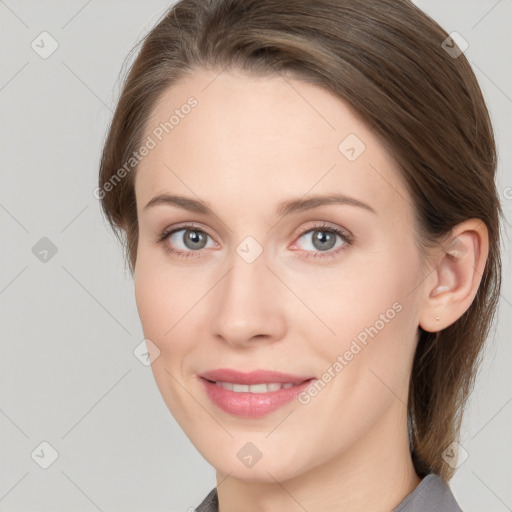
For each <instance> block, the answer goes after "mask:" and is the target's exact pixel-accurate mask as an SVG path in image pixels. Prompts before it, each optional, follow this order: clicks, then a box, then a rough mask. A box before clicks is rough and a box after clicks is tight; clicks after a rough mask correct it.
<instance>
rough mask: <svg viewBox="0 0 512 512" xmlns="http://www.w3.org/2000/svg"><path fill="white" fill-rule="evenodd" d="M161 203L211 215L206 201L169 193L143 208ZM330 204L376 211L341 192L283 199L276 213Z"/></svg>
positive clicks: (294, 211)
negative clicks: (305, 197)
mask: <svg viewBox="0 0 512 512" xmlns="http://www.w3.org/2000/svg"><path fill="white" fill-rule="evenodd" d="M162 204H166V205H171V206H178V207H179V208H183V209H184V210H188V211H190V212H194V213H202V214H204V215H213V210H212V208H211V206H210V205H209V204H208V203H206V202H203V201H198V200H196V199H192V198H189V197H184V196H177V195H170V194H160V195H158V196H155V197H153V199H151V200H150V201H149V202H148V204H146V206H145V207H144V210H147V209H148V208H151V207H153V206H157V205H162ZM332 204H340V205H349V206H357V207H359V208H363V209H365V210H367V211H369V212H372V213H374V214H375V215H376V214H377V212H376V211H375V210H374V209H373V208H372V207H371V206H370V205H369V204H366V203H363V202H362V201H359V200H358V199H355V198H353V197H348V196H344V195H341V194H329V195H317V196H312V197H309V198H307V199H303V198H298V199H291V200H288V201H284V202H282V203H280V204H279V205H278V207H277V209H276V213H277V214H278V215H282V216H284V215H288V214H290V213H297V212H303V211H306V210H312V209H313V208H319V207H320V206H326V205H332Z"/></svg>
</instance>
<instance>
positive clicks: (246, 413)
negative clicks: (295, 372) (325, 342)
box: [199, 370, 316, 418]
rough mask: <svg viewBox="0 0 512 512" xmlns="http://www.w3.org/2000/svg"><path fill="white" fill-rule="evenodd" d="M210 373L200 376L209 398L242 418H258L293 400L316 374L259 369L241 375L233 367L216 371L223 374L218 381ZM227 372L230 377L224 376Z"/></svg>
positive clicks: (217, 405) (216, 404)
mask: <svg viewBox="0 0 512 512" xmlns="http://www.w3.org/2000/svg"><path fill="white" fill-rule="evenodd" d="M211 373H213V372H211ZM211 373H209V374H203V375H201V376H200V379H199V380H200V381H201V382H202V385H203V389H204V391H205V392H206V395H207V396H208V398H209V399H210V401H211V402H212V403H213V404H214V405H215V406H216V407H218V408H219V409H220V410H222V411H223V412H225V413H226V412H227V413H228V414H230V415H233V416H238V417H245V418H258V417H261V416H265V415H267V414H270V413H271V412H273V411H276V410H278V409H279V408H281V407H283V406H285V405H286V404H289V403H290V402H292V401H293V400H294V399H296V398H297V397H298V396H299V395H300V393H302V392H303V391H304V390H305V389H306V388H307V387H308V386H309V385H310V383H311V382H313V381H315V380H316V378H315V377H306V378H303V377H297V376H292V375H287V374H278V373H276V372H270V373H271V375H269V372H262V371H256V372H251V373H246V374H240V372H235V371H233V370H229V371H225V370H223V371H217V374H219V375H220V374H221V375H222V377H220V378H218V380H217V379H214V378H212V374H211ZM227 375H229V376H230V377H229V378H226V376H227ZM240 375H241V376H240ZM221 379H222V380H221ZM240 381H242V382H240ZM243 381H245V382H243ZM248 381H249V382H248ZM254 381H257V382H254ZM276 381H277V382H276Z"/></svg>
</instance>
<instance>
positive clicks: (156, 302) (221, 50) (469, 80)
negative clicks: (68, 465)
mask: <svg viewBox="0 0 512 512" xmlns="http://www.w3.org/2000/svg"><path fill="white" fill-rule="evenodd" d="M457 50H459V48H458V46H457V44H456V42H455V41H453V39H451V38H450V37H449V36H448V34H447V33H446V32H445V31H444V30H443V29H442V28H441V27H439V25H437V24H436V23H435V22H434V21H433V20H431V19H430V18H429V17H428V16H426V15H425V14H424V13H422V11H420V10H419V9H418V8H417V7H415V6H414V4H412V3H411V2H409V1H406V0H316V1H315V2H310V1H309V0H208V1H205V0H181V1H179V2H178V3H177V4H176V5H175V6H174V7H173V8H171V9H170V10H169V11H168V12H167V13H166V14H165V16H164V17H163V18H162V20H161V21H160V22H159V23H158V24H157V25H156V26H155V27H154V28H153V30H151V32H150V33H149V34H148V35H147V36H146V37H145V39H144V41H143V44H142V47H141V49H140V52H139V55H138V56H137V58H136V60H135V62H134V63H133V65H132V66H131V69H130V72H129V74H128V76H127V79H126V82H125V85H124V88H123V91H122V94H121V97H120V99H119V103H118V105H117V108H116V111H115V114H114V118H113V120H112V124H111V126H110V129H109V133H108V136H107V139H106V142H105V147H104V150H103V155H102V160H101V168H100V176H99V188H98V197H99V198H100V199H101V201H102V207H103V211H104V213H105V214H106V216H107V218H108V220H109V221H110V223H111V225H112V227H113V228H114V231H115V233H116V234H118V235H119V237H120V240H122V241H123V242H124V243H125V247H126V256H127V261H128V263H129V266H130V270H131V272H132V275H133V277H134V281H135V296H136V302H137V308H138V312H139V316H140V319H141V323H142V327H143V331H144V335H145V337H146V343H147V346H148V351H149V353H150V358H151V361H152V369H153V374H154V376H155V380H156V383H157V385H158V387H159V389H160V392H161V394H162V397H163V399H164V401H165V403H166V405H167V407H168V408H169V410H170V411H171V413H172V414H173V416H174V417H175V419H176V421H177V422H178V423H179V424H180V426H181V427H182V428H183V430H184V432H185V433H186V434H187V436H188V437H189V439H190V440H191V442H192V443H193V444H194V445H195V446H196V448H197V449H198V450H199V452H200V453H201V454H202V455H203V456H204V457H205V459H206V460H207V461H208V462H209V463H210V464H212V465H213V466H214V467H215V469H216V472H217V485H216V487H215V488H214V489H212V491H211V492H210V493H209V495H208V496H207V497H206V498H205V499H204V500H203V502H202V503H201V505H200V506H199V508H198V509H197V510H202V511H216V510H220V511H221V512H232V511H242V510H247V511H249V510H251V511H252V510H266V511H274V510H276V511H277V510H279V511H281V510H287V511H295V510H297V511H299V510H308V511H309V512H314V511H318V510H346V511H351V512H355V511H362V510H365V511H390V510H394V511H401V512H404V511H413V510H414V511H416V510H429V511H434V510H435V511H460V507H459V506H458V504H457V502H456V500H455V498H454V496H453V495H452V493H451V491H450V488H449V486H448V482H449V480H450V478H451V477H452V476H453V473H454V470H455V468H456V467H457V462H456V461H457V452H458V448H459V444H458V443H457V440H458V439H459V430H460V424H461V419H462V414H463V411H464V406H465V404H466V401H467V399H468V397H469V394H470V392H471V388H472V385H473V382H474V377H475V375H476V372H477V369H478V366H477V362H478V356H479V354H480V353H481V350H482V347H483V344H484V342H485V339H486V337H487V334H488V331H489V328H490V326H491V323H492V320H493V317H494V313H495V309H496V306H497V301H498V296H499V291H500V284H501V261H500V252H499V249H500V247H499V244H500V241H499V222H500V216H501V215H502V211H501V207H500V204H499V200H498V196H497V193H496V188H495V183H494V176H495V170H496V151H495V143H494V138H493V130H492V126H491V123H490V119H489V115H488V112H487V108H486V105H485V103H484V100H483V98H482V94H481V91H480V88H479V86H478V84H477V81H476V78H475V76H474V74H473V72H472V70H471V67H470V66H469V64H468V62H467V60H466V58H465V56H464V55H463V53H462V52H461V51H457ZM322 245H325V247H322Z"/></svg>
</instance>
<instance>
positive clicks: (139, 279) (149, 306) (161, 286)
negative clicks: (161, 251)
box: [134, 258, 186, 351]
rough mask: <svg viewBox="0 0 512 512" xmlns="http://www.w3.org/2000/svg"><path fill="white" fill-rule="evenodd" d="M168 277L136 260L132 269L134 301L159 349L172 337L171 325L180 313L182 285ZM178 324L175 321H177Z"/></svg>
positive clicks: (163, 348) (145, 330) (163, 347)
mask: <svg viewBox="0 0 512 512" xmlns="http://www.w3.org/2000/svg"><path fill="white" fill-rule="evenodd" d="M171 283H172V281H171V280H170V279H169V278H167V277H165V276H162V275H161V273H159V272H157V271H156V267H155V266H153V265H151V264H146V262H145V261H144V259H143V258H141V259H140V260H138V262H137V269H136V273H135V279H134V284H135V302H136V305H137V311H138V313H139V318H140V321H141V324H142V329H143V331H144V336H145V337H146V338H149V339H150V340H151V341H153V343H155V345H157V346H158V347H159V348H160V350H161V351H164V350H165V349H166V345H168V344H169V343H168V340H171V339H172V336H173V331H174V329H175V328H174V327H173V326H174V325H175V324H176V323H177V322H178V320H179V318H180V316H183V312H182V308H183V296H184V294H185V293H186V291H184V290H183V288H182V287H180V286H176V283H174V285H171ZM178 325H179V324H178Z"/></svg>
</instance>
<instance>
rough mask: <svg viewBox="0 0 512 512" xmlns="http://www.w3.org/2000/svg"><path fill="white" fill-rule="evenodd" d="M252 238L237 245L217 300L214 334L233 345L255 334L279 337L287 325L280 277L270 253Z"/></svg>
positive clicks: (220, 286)
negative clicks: (280, 296) (270, 259)
mask: <svg viewBox="0 0 512 512" xmlns="http://www.w3.org/2000/svg"><path fill="white" fill-rule="evenodd" d="M250 238H251V237H247V239H245V240H244V241H243V242H242V243H240V244H239V245H238V246H237V247H236V248H235V250H234V252H233V254H232V255H231V258H230V259H229V271H228V273H227V274H226V275H225V277H224V279H223V280H222V283H220V285H219V286H218V287H217V292H216V294H215V299H214V300H215V304H216V307H215V313H214V318H213V329H214V333H213V334H215V335H220V336H222V338H224V339H225V341H227V342H230V343H232V344H240V343H244V342H246V341H249V340H250V339H251V338H253V337H255V336H262V335H263V336H267V337H269V336H270V337H275V336H278V337H279V336H280V335H281V334H280V330H281V329H282V327H283V325H284V319H283V317H282V313H283V312H282V310H281V309H280V307H279V299H278V297H279V290H278V287H279V286H278V279H276V277H275V276H274V275H273V273H272V272H271V271H270V269H269V268H267V264H268V263H269V262H268V258H267V257H266V256H267V254H266V252H264V251H263V248H262V247H261V246H260V245H259V243H258V242H256V240H254V239H252V240H251V239H250Z"/></svg>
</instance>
